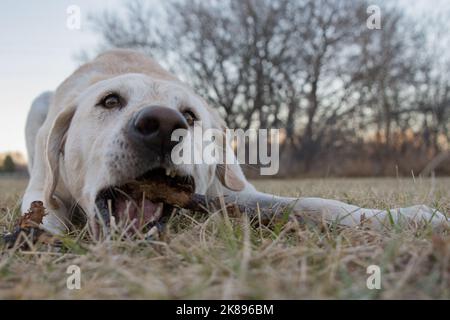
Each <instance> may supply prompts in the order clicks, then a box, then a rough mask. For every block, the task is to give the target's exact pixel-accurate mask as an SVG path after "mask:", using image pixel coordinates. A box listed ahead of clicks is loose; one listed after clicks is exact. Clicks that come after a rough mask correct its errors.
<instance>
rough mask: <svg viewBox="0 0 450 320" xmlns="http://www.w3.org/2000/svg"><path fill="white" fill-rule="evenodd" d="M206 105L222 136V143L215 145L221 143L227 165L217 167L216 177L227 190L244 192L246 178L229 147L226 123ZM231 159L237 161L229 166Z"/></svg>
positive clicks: (215, 126) (220, 147)
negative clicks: (228, 160)
mask: <svg viewBox="0 0 450 320" xmlns="http://www.w3.org/2000/svg"><path fill="white" fill-rule="evenodd" d="M205 105H206V108H207V109H208V111H209V113H210V116H211V119H212V122H213V124H214V128H216V129H217V130H219V131H220V133H221V134H222V139H219V140H220V141H215V143H219V149H221V150H223V160H224V163H225V164H220V165H218V166H217V168H216V177H217V178H218V179H219V181H220V183H222V185H223V186H225V187H226V188H228V189H230V190H232V191H242V190H244V188H245V177H244V175H243V173H242V171H241V168H240V166H239V163H237V161H236V157H235V156H234V152H233V149H232V148H231V146H230V145H228V141H227V136H226V130H227V126H226V123H225V121H224V120H223V119H222V117H221V116H220V115H219V113H218V112H217V110H216V109H214V108H211V107H210V106H209V105H208V104H207V103H206V102H205ZM227 156H228V157H227ZM231 158H233V160H235V161H234V162H235V163H232V164H227V159H231Z"/></svg>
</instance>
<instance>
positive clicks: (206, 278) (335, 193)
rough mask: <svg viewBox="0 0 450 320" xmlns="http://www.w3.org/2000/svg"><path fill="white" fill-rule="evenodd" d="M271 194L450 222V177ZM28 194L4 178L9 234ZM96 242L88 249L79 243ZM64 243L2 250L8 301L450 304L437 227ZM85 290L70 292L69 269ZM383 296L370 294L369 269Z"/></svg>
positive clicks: (2, 203)
mask: <svg viewBox="0 0 450 320" xmlns="http://www.w3.org/2000/svg"><path fill="white" fill-rule="evenodd" d="M255 184H256V185H257V187H258V188H259V189H261V190H263V191H267V192H272V193H276V194H282V195H289V196H298V195H300V196H320V197H326V198H335V199H339V200H342V201H346V202H351V203H354V204H357V205H360V206H365V207H376V208H389V207H397V206H408V205H412V204H418V203H425V204H427V205H430V206H434V207H437V208H439V209H440V210H441V212H446V213H448V212H450V179H449V178H440V179H435V180H431V179H419V178H416V179H414V178H409V179H406V178H405V179H301V180H284V181H283V180H264V181H262V180H259V181H256V182H255ZM25 185H26V181H25V180H24V179H8V178H2V179H0V208H1V209H0V210H1V211H0V233H4V232H5V231H6V230H7V229H11V228H12V225H13V221H14V219H15V217H16V216H17V214H18V209H17V208H18V203H19V201H20V196H21V194H22V192H23V189H24V187H25ZM80 238H82V239H84V240H82V241H78V239H80ZM88 238H89V237H88V236H87V235H86V234H85V233H84V231H83V230H81V231H75V232H74V234H72V235H70V236H68V237H66V238H64V241H63V242H64V246H63V251H62V252H54V251H51V250H47V249H45V248H40V250H44V251H40V252H38V251H31V252H30V251H28V252H20V251H17V250H4V249H2V248H0V250H1V251H0V252H1V253H0V299H4V298H10V299H30V298H31V299H39V298H44V299H46V298H51V299H53V298H61V299H71V298H82V299H90V298H106V299H116V298H125V299H134V298H138V299H142V298H146V299H222V298H225V299H307V298H309V299H311V298H312V299H316V298H319V299H323V298H325V299H336V298H344V299H411V298H418V299H449V298H450V236H449V233H448V230H447V231H439V232H435V231H433V230H431V229H430V228H429V227H421V228H415V229H413V228H407V229H400V228H397V227H396V226H394V227H393V228H392V229H391V230H385V231H383V232H376V231H370V230H361V229H349V228H339V227H336V226H326V225H323V226H317V225H306V226H305V225H295V224H288V225H287V226H283V225H282V224H280V223H278V224H276V225H272V226H270V228H267V227H257V226H249V224H248V223H247V222H246V220H245V219H243V218H228V217H223V216H222V215H220V214H213V215H212V216H210V217H209V218H205V217H200V216H194V217H191V216H188V215H185V216H175V217H173V219H172V220H171V222H170V227H169V230H168V232H167V234H166V235H165V239H163V240H161V241H159V242H152V243H149V242H147V241H144V240H139V239H127V237H126V236H123V235H122V234H121V233H120V232H119V231H117V232H115V233H113V234H112V235H111V236H110V237H109V238H108V239H106V240H103V241H100V242H99V241H94V240H92V239H90V241H86V239H88ZM71 265H77V266H79V267H80V270H81V289H80V290H69V289H68V288H67V283H66V282H67V277H69V276H70V275H69V274H68V273H67V269H68V267H69V266H71ZM370 265H376V266H379V267H380V270H381V289H380V290H377V289H373V290H369V289H368V287H367V284H366V282H367V278H368V277H369V276H370V274H367V267H368V266H370Z"/></svg>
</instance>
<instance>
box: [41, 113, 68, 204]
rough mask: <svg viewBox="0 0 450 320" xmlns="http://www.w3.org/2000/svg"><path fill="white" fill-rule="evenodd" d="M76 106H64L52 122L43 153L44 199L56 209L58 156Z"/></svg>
mask: <svg viewBox="0 0 450 320" xmlns="http://www.w3.org/2000/svg"><path fill="white" fill-rule="evenodd" d="M75 111H76V106H71V107H67V108H65V109H64V110H63V111H61V112H60V113H59V114H58V115H57V116H56V119H55V121H54V122H53V126H52V128H51V129H50V134H49V136H48V140H47V145H46V149H45V153H46V156H47V177H46V183H45V189H44V199H45V201H46V203H47V205H49V206H50V207H52V208H53V209H58V207H59V205H58V202H57V201H56V199H55V198H54V197H53V194H54V193H55V189H56V184H57V183H58V179H59V157H60V155H61V153H62V152H63V149H64V144H65V140H66V134H67V131H68V130H69V127H70V123H71V121H72V118H73V116H74V114H75Z"/></svg>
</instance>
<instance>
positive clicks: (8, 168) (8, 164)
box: [2, 155, 16, 173]
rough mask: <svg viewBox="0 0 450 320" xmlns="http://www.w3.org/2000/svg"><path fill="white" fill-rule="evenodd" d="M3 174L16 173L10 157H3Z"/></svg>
mask: <svg viewBox="0 0 450 320" xmlns="http://www.w3.org/2000/svg"><path fill="white" fill-rule="evenodd" d="M2 168H3V172H7V173H12V172H15V171H16V164H15V163H14V160H13V158H12V157H11V156H10V155H7V156H6V157H5V160H4V161H3V167H2Z"/></svg>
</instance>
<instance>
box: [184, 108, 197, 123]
mask: <svg viewBox="0 0 450 320" xmlns="http://www.w3.org/2000/svg"><path fill="white" fill-rule="evenodd" d="M183 116H184V118H185V119H186V121H187V123H188V125H190V126H191V127H192V126H193V125H194V122H195V121H197V116H196V115H195V114H194V113H193V112H192V111H190V110H185V111H183Z"/></svg>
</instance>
